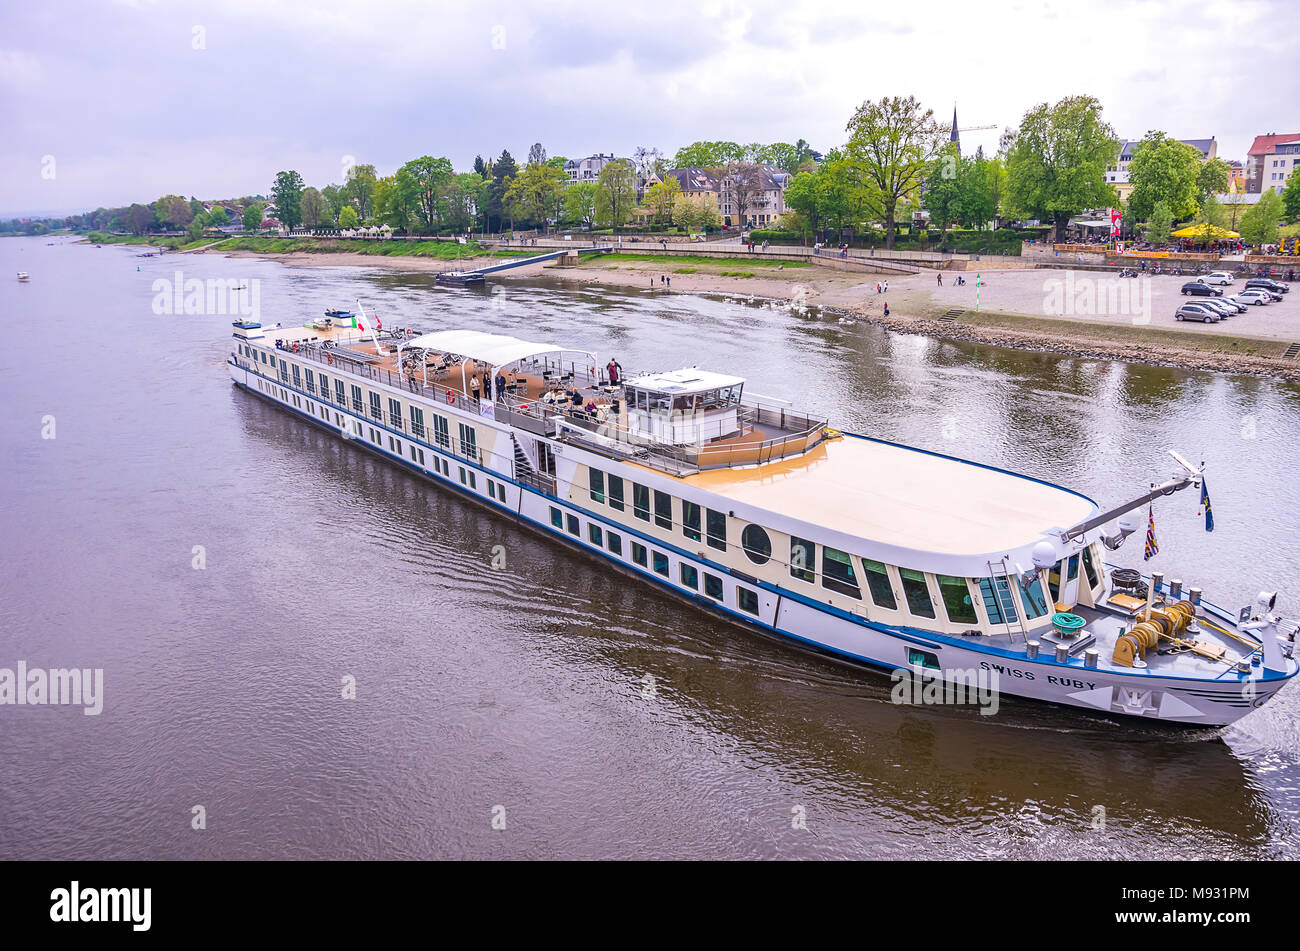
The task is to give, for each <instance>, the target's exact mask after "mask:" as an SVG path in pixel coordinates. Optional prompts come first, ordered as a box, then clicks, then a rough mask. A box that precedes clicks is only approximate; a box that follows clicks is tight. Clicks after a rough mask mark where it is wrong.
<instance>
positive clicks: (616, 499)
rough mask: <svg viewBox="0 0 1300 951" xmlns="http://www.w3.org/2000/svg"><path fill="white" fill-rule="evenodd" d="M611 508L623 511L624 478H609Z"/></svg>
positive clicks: (614, 476) (613, 476)
mask: <svg viewBox="0 0 1300 951" xmlns="http://www.w3.org/2000/svg"><path fill="white" fill-rule="evenodd" d="M609 507H610V508H612V509H617V510H618V511H620V512H621V511H623V477H622V476H616V475H612V476H610V477H609Z"/></svg>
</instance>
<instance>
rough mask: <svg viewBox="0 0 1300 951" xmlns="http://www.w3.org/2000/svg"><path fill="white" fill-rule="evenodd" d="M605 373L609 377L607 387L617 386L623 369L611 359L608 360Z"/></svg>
mask: <svg viewBox="0 0 1300 951" xmlns="http://www.w3.org/2000/svg"><path fill="white" fill-rule="evenodd" d="M605 373H606V374H608V376H609V385H610V386H618V381H619V379H620V378H621V377H622V375H623V368H622V367H621V366H619V362H618V361H617V360H615V359H614V358H613V357H610V358H609V364H608V365H607V366H606V367H605Z"/></svg>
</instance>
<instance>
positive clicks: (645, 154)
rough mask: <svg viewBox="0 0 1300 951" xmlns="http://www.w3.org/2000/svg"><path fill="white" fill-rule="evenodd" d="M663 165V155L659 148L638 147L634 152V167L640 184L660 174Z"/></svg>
mask: <svg viewBox="0 0 1300 951" xmlns="http://www.w3.org/2000/svg"><path fill="white" fill-rule="evenodd" d="M662 164H663V153H662V152H660V151H659V150H658V149H657V148H654V147H650V148H647V147H646V146H644V145H638V146H637V147H636V149H635V150H633V152H632V167H633V168H634V169H636V178H637V181H639V182H644V181H645V180H646V179H648V178H649V177H650V176H651V175H654V174H656V173H658V172H659V171H660V166H661V165H662Z"/></svg>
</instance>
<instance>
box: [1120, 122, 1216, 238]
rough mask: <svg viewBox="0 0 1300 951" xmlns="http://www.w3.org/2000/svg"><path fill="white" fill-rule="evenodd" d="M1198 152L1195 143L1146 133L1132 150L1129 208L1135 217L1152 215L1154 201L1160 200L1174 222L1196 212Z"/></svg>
mask: <svg viewBox="0 0 1300 951" xmlns="http://www.w3.org/2000/svg"><path fill="white" fill-rule="evenodd" d="M1200 171H1201V153H1200V152H1199V151H1197V149H1196V147H1195V146H1191V145H1188V144H1187V143H1186V142H1179V141H1178V140H1177V139H1171V138H1169V136H1167V135H1165V134H1164V133H1163V132H1156V131H1152V132H1148V133H1147V134H1146V136H1145V137H1143V139H1142V141H1141V142H1140V143H1138V146H1137V148H1136V149H1135V150H1134V152H1133V160H1132V161H1131V162H1130V163H1129V167H1128V180H1129V183H1130V184H1131V185H1132V186H1133V191H1132V192H1131V193H1130V194H1129V198H1128V203H1129V208H1131V209H1132V211H1133V215H1134V217H1135V218H1137V219H1139V220H1142V219H1146V218H1149V217H1150V216H1151V209H1152V208H1154V207H1155V203H1156V202H1157V201H1163V202H1164V203H1165V204H1166V205H1167V206H1168V207H1169V210H1170V212H1172V213H1173V216H1174V220H1175V221H1181V220H1183V219H1184V218H1190V217H1191V216H1192V215H1194V214H1196V209H1197V207H1198V205H1199V202H1198V200H1197V176H1198V175H1199V174H1200Z"/></svg>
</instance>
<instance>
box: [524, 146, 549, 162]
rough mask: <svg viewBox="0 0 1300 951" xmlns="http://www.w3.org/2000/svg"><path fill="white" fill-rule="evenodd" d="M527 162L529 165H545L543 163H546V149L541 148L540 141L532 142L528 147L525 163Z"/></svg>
mask: <svg viewBox="0 0 1300 951" xmlns="http://www.w3.org/2000/svg"><path fill="white" fill-rule="evenodd" d="M527 164H529V165H545V164H546V149H544V148H542V143H540V142H534V143H533V144H532V146H531V147H530V148H529V149H528V163H527Z"/></svg>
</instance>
